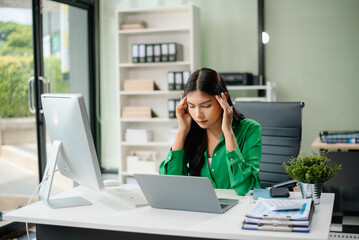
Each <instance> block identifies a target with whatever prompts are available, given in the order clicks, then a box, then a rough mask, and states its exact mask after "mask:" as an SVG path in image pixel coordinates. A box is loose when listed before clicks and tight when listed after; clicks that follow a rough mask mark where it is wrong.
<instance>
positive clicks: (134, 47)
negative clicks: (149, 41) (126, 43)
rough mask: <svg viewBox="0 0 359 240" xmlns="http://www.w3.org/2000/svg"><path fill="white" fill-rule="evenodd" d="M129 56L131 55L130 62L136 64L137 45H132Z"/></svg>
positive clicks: (137, 59) (137, 60)
mask: <svg viewBox="0 0 359 240" xmlns="http://www.w3.org/2000/svg"><path fill="white" fill-rule="evenodd" d="M131 54H132V62H133V63H138V62H139V58H138V55H139V54H138V44H132V50H131Z"/></svg>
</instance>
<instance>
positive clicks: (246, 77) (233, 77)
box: [220, 72, 253, 86]
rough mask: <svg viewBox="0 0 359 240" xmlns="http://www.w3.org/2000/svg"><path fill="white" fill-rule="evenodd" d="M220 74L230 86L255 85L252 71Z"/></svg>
mask: <svg viewBox="0 0 359 240" xmlns="http://www.w3.org/2000/svg"><path fill="white" fill-rule="evenodd" d="M220 75H221V77H222V78H223V81H224V82H225V83H226V85H228V86H235V85H253V75H252V73H246V72H245V73H220Z"/></svg>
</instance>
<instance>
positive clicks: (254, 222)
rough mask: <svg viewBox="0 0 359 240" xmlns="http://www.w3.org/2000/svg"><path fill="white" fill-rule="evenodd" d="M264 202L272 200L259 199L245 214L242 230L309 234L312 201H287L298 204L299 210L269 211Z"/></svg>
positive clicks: (312, 208) (312, 209)
mask: <svg viewBox="0 0 359 240" xmlns="http://www.w3.org/2000/svg"><path fill="white" fill-rule="evenodd" d="M266 201H273V199H264V198H261V197H260V198H259V199H258V201H257V202H256V204H255V205H254V206H253V208H252V209H250V210H249V211H248V213H247V214H246V217H245V220H244V222H243V226H242V228H243V229H249V230H272V231H286V232H309V230H310V222H311V217H312V215H313V212H314V204H313V203H312V199H303V200H287V201H293V203H295V204H294V205H296V204H300V205H301V206H302V207H301V208H300V209H291V210H279V211H278V210H270V209H269V207H268V204H266Z"/></svg>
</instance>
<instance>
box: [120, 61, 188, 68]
mask: <svg viewBox="0 0 359 240" xmlns="http://www.w3.org/2000/svg"><path fill="white" fill-rule="evenodd" d="M186 65H188V66H190V65H191V63H190V62H188V61H178V62H154V63H120V64H119V67H132V68H136V67H164V66H186Z"/></svg>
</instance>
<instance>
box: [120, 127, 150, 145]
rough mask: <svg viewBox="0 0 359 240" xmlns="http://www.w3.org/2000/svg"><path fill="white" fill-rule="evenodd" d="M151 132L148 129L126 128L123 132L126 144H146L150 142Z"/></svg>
mask: <svg viewBox="0 0 359 240" xmlns="http://www.w3.org/2000/svg"><path fill="white" fill-rule="evenodd" d="M152 137H153V134H152V131H151V130H149V129H133V128H127V129H126V132H125V141H126V142H136V143H147V142H150V141H152Z"/></svg>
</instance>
